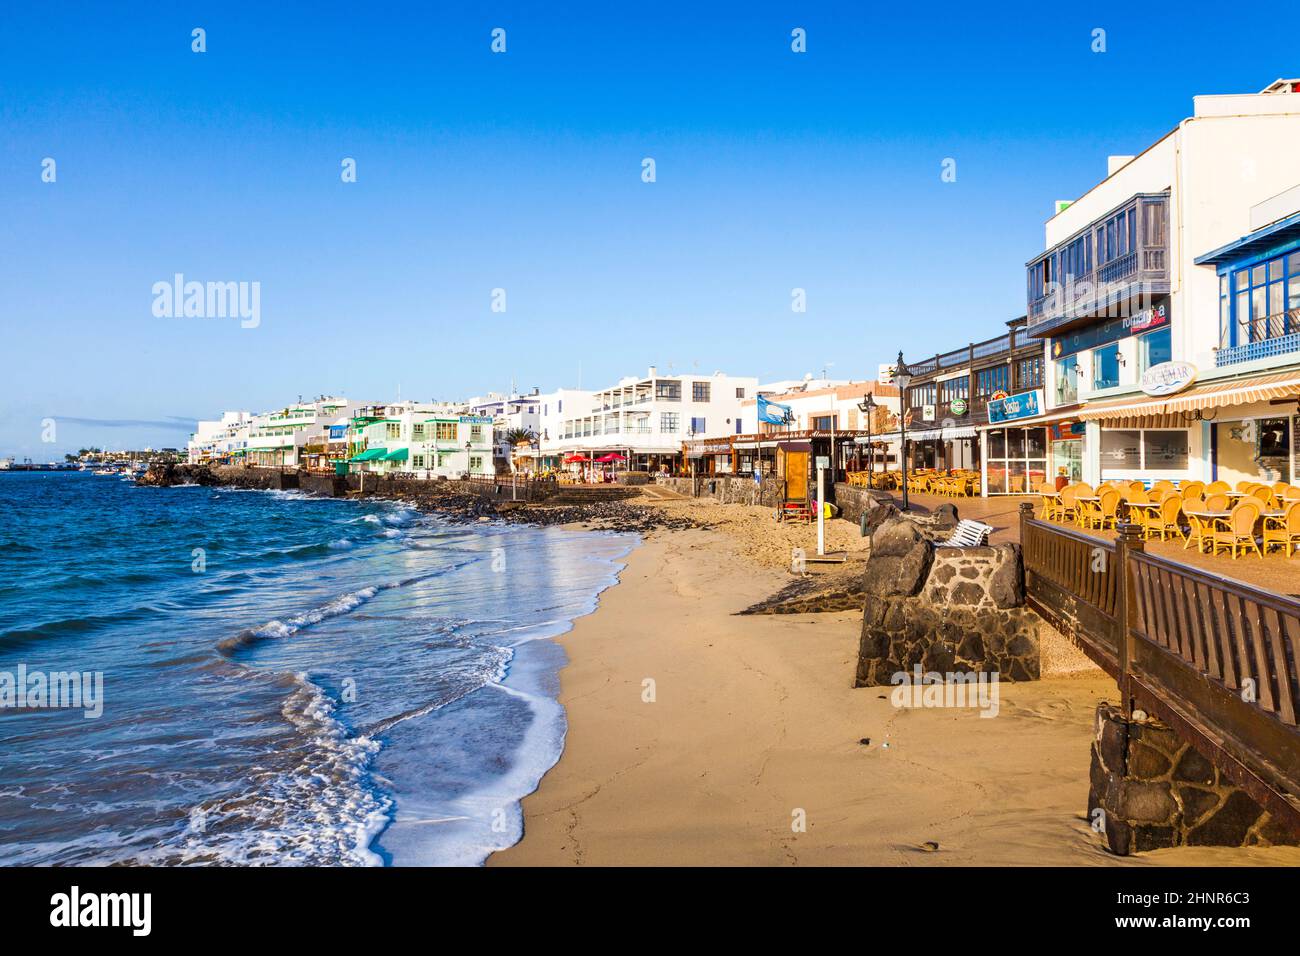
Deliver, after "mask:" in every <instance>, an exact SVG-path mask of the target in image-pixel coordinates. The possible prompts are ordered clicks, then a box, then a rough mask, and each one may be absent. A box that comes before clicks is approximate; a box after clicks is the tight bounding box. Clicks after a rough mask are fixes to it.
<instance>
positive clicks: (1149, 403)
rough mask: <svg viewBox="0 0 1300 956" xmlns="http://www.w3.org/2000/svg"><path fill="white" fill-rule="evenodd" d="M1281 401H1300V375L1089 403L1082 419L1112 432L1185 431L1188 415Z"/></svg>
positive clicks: (1232, 381)
mask: <svg viewBox="0 0 1300 956" xmlns="http://www.w3.org/2000/svg"><path fill="white" fill-rule="evenodd" d="M1277 398H1300V372H1294V371H1293V372H1276V373H1274V374H1272V375H1257V376H1253V377H1251V378H1234V379H1227V380H1223V381H1218V382H1205V383H1203V384H1201V385H1195V386H1193V387H1191V388H1189V389H1187V391H1185V392H1180V393H1178V394H1177V395H1170V396H1165V397H1161V398H1148V397H1146V396H1143V397H1142V398H1138V397H1136V396H1132V397H1129V398H1117V399H1112V400H1111V401H1109V402H1095V403H1089V404H1088V405H1086V406H1085V407H1084V408H1083V410H1082V411H1081V412H1079V415H1078V417H1079V419H1080V420H1082V421H1089V422H1104V423H1105V424H1106V425H1107V426H1108V427H1111V428H1181V427H1185V426H1186V425H1187V419H1186V418H1185V417H1184V416H1185V413H1187V412H1195V411H1198V410H1209V409H1212V408H1224V407H1225V406H1228V405H1249V404H1251V403H1252V402H1267V401H1272V400H1273V399H1277Z"/></svg>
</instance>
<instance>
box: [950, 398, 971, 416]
mask: <svg viewBox="0 0 1300 956" xmlns="http://www.w3.org/2000/svg"><path fill="white" fill-rule="evenodd" d="M948 407H949V408H951V409H952V413H953V414H954V415H965V414H966V409H967V407H968V406H967V405H966V399H964V398H954V399H953V400H952V404H951V405H949V406H948Z"/></svg>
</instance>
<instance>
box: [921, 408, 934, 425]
mask: <svg viewBox="0 0 1300 956" xmlns="http://www.w3.org/2000/svg"><path fill="white" fill-rule="evenodd" d="M935 417H936V415H935V410H934V406H933V405H922V406H921V421H924V422H932V421H934V419H935Z"/></svg>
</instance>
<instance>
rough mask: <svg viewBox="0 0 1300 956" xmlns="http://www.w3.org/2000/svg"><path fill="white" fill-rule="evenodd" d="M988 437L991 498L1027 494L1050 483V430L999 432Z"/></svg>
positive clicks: (992, 430) (1002, 429)
mask: <svg viewBox="0 0 1300 956" xmlns="http://www.w3.org/2000/svg"><path fill="white" fill-rule="evenodd" d="M986 434H987V435H988V445H987V448H988V461H987V462H986V464H985V468H986V469H987V472H988V479H989V480H988V491H989V494H994V495H1008V494H1009V495H1018V494H1024V493H1025V492H1027V491H1032V490H1033V489H1034V488H1036V487H1037V486H1038V485H1039V483H1041V482H1043V481H1045V480H1046V479H1047V429H1046V428H995V429H990V430H989V431H988V432H987V433H986Z"/></svg>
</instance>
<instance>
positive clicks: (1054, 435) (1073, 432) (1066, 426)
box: [1050, 422, 1085, 441]
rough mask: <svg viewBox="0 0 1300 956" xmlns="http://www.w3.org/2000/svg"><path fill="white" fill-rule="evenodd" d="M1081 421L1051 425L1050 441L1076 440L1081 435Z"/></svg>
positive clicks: (1082, 425) (1082, 429)
mask: <svg viewBox="0 0 1300 956" xmlns="http://www.w3.org/2000/svg"><path fill="white" fill-rule="evenodd" d="M1084 431H1085V429H1084V424H1083V422H1074V423H1073V424H1070V423H1066V422H1062V423H1061V424H1059V425H1053V426H1052V427H1051V429H1050V432H1051V436H1050V437H1051V440H1052V441H1076V440H1078V439H1080V438H1082V437H1083V433H1084Z"/></svg>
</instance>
